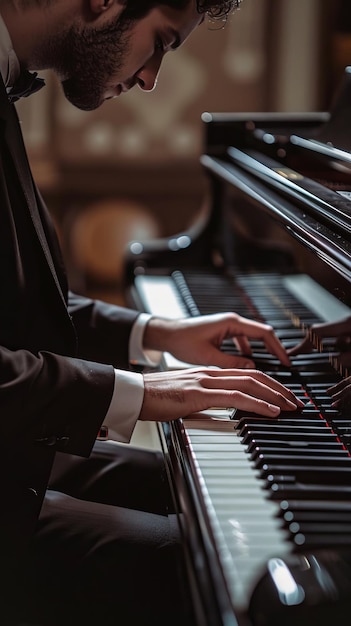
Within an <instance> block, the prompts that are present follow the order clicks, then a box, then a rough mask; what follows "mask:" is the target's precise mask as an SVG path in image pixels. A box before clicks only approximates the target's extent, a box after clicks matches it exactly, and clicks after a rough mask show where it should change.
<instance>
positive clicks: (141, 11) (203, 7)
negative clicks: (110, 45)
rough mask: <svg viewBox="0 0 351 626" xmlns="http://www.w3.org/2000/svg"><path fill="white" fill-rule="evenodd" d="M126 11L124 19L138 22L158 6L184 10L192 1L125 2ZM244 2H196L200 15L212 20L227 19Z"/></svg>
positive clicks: (233, 0)
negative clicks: (205, 15)
mask: <svg viewBox="0 0 351 626" xmlns="http://www.w3.org/2000/svg"><path fill="white" fill-rule="evenodd" d="M123 1H124V4H125V9H124V11H123V14H124V17H125V18H127V19H131V20H138V19H140V18H142V17H145V15H147V14H148V13H149V11H151V9H153V8H154V7H157V6H162V5H165V6H168V7H171V8H173V9H178V10H181V9H184V8H185V7H186V6H187V5H188V4H189V2H191V0H163V1H162V0H123ZM241 2H242V0H196V4H197V10H198V12H199V13H205V14H207V15H208V17H210V18H212V19H218V18H225V17H226V16H227V15H229V13H231V12H232V11H234V10H235V9H238V8H239V6H240V4H241Z"/></svg>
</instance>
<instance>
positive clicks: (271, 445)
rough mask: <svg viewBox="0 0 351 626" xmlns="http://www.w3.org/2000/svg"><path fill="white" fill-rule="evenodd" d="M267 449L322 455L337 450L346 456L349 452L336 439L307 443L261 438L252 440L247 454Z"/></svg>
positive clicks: (308, 441)
mask: <svg viewBox="0 0 351 626" xmlns="http://www.w3.org/2000/svg"><path fill="white" fill-rule="evenodd" d="M265 448H268V449H270V450H273V449H277V448H278V449H279V450H282V451H283V450H285V451H287V452H288V451H289V449H290V448H291V449H293V450H300V452H303V451H305V450H308V451H311V452H313V451H314V450H318V451H319V450H320V451H321V452H322V453H326V452H328V453H333V451H337V450H342V451H343V452H345V454H347V452H346V451H345V449H344V448H343V446H342V444H341V443H340V441H338V440H337V439H334V440H332V441H330V442H329V441H317V442H315V441H313V440H307V441H295V440H291V439H288V440H285V441H284V440H282V439H260V438H259V437H257V438H255V439H252V441H250V443H249V444H248V446H247V450H246V451H247V452H248V453H249V454H251V453H252V452H254V451H255V450H256V449H262V450H264V449H265Z"/></svg>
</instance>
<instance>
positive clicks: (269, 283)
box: [135, 271, 351, 615]
mask: <svg viewBox="0 0 351 626" xmlns="http://www.w3.org/2000/svg"><path fill="white" fill-rule="evenodd" d="M227 281H228V278H225V277H222V276H217V275H213V274H211V275H209V274H206V273H204V274H202V273H198V272H196V273H195V274H194V275H191V274H189V275H188V274H187V275H186V276H184V275H183V274H182V273H180V272H179V271H177V272H175V273H174V274H173V276H172V277H169V276H168V277H167V276H150V275H149V276H138V277H137V278H136V281H135V284H136V288H137V291H138V295H139V298H140V299H141V301H142V303H143V307H144V309H145V311H147V312H150V313H153V314H155V315H162V316H168V317H171V318H177V317H185V316H189V315H198V314H200V313H201V314H206V313H211V312H219V311H228V310H235V311H236V312H238V313H239V314H241V315H245V316H247V317H253V316H254V317H256V319H261V320H264V321H267V323H270V324H272V326H273V327H274V328H275V330H276V332H277V334H278V336H279V337H280V339H281V341H282V343H283V344H284V345H285V346H286V347H288V346H290V345H296V343H297V342H298V341H299V340H300V339H301V338H302V336H303V332H302V330H301V326H303V325H304V324H305V325H307V326H308V325H310V324H312V323H314V322H317V321H332V320H338V319H341V318H342V317H344V316H346V315H348V314H350V311H349V309H348V308H347V307H345V306H344V305H342V304H341V303H340V302H339V301H337V300H336V299H333V298H332V297H331V296H330V294H329V293H327V292H325V291H324V290H323V289H322V288H320V287H319V285H317V284H316V283H314V282H313V281H312V280H311V279H310V278H309V277H307V276H296V277H295V276H288V277H281V276H277V275H271V276H269V277H268V279H267V275H265V276H264V278H262V277H261V276H260V275H251V276H247V275H243V276H240V275H239V276H237V277H236V280H235V284H234V281H231V280H230V279H229V283H228V282H227ZM223 283H224V284H223ZM204 285H206V288H205V289H203V287H204ZM228 286H230V289H229V288H228ZM210 294H211V295H210ZM311 295H312V297H311ZM306 304H308V308H307V307H306ZM291 319H293V320H294V321H295V325H294V324H292V322H291ZM223 349H225V350H231V351H232V352H233V353H234V352H235V348H234V346H233V345H232V342H229V341H226V342H225V343H224V345H223ZM326 349H327V353H326V354H319V353H317V352H316V353H312V354H311V355H299V356H298V357H296V358H295V359H294V360H293V367H292V369H291V370H288V369H287V368H284V367H283V366H281V364H280V363H279V361H278V360H277V359H276V358H275V357H273V356H271V355H267V354H266V353H265V352H264V347H263V345H260V342H257V343H255V344H253V351H254V354H253V357H254V359H255V361H256V363H257V366H258V367H259V368H260V369H263V370H264V371H266V372H267V373H268V374H270V375H272V376H273V377H275V378H277V379H279V380H280V381H281V382H283V383H284V384H286V385H287V386H290V388H291V389H292V390H293V391H294V393H295V394H296V395H298V396H299V397H300V398H301V399H303V401H304V402H305V409H304V411H303V413H302V415H300V414H298V415H293V414H285V415H281V416H280V417H279V418H278V419H277V420H267V419H265V418H260V417H259V416H255V415H248V414H239V412H237V413H235V415H234V417H235V419H230V418H231V417H233V415H229V414H228V413H227V414H226V413H221V412H218V413H215V412H213V411H208V412H205V414H204V415H203V416H201V415H200V416H199V415H198V416H196V417H195V416H194V417H192V416H190V417H189V418H188V419H186V420H183V429H184V430H183V431H182V432H183V437H184V445H185V448H186V449H187V450H188V451H189V458H190V463H191V465H192V469H193V473H194V477H195V480H196V482H197V488H198V491H199V493H201V497H202V500H203V502H204V503H205V507H206V511H207V516H208V528H209V533H210V535H212V538H213V542H214V545H215V546H216V550H217V554H218V559H219V561H220V564H221V568H222V570H223V572H224V574H225V581H226V585H227V588H228V593H229V596H230V599H231V602H232V605H233V607H234V608H235V611H236V614H237V615H238V614H241V613H242V614H244V613H245V612H246V611H247V610H248V607H249V604H250V598H251V596H252V593H253V591H254V589H255V586H256V584H257V582H258V580H259V578H260V574H261V573H262V572H263V571H264V569H265V567H266V565H267V562H268V561H269V559H272V558H276V557H277V558H278V557H279V558H284V557H287V556H289V555H291V554H293V553H294V552H295V551H299V550H302V549H303V550H307V551H308V550H314V549H318V548H320V547H324V548H325V547H331V548H334V547H340V546H348V547H351V532H350V531H351V503H350V502H349V501H350V495H351V457H350V454H349V447H348V446H349V440H350V437H351V427H349V425H348V424H349V422H348V419H347V417H346V416H344V415H342V414H341V413H338V411H336V410H335V409H334V408H333V407H331V400H330V397H329V396H328V394H327V393H326V390H327V388H328V387H329V386H330V385H331V384H332V383H333V382H336V381H337V380H339V378H340V376H339V375H338V374H337V372H336V371H335V370H334V369H333V368H332V366H331V364H330V354H333V353H332V352H331V350H332V346H331V347H330V346H328V344H326ZM328 350H329V352H328ZM187 365H189V364H184V363H179V362H176V360H175V359H173V357H171V355H165V358H164V363H163V367H164V368H166V369H167V368H174V367H184V366H187ZM330 500H332V501H333V506H332V507H331V503H330ZM334 510H335V511H336V513H335V514H333V511H334Z"/></svg>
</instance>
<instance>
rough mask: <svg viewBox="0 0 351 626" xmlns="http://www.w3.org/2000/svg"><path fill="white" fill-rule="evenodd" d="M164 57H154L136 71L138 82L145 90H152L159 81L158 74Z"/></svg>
mask: <svg viewBox="0 0 351 626" xmlns="http://www.w3.org/2000/svg"><path fill="white" fill-rule="evenodd" d="M161 63H162V58H159V57H158V58H155V57H152V58H151V59H149V60H148V61H147V63H145V65H143V67H141V68H140V70H138V72H137V73H136V82H137V83H138V85H139V87H140V89H142V90H143V91H152V90H153V89H154V88H155V86H156V82H157V76H158V73H159V71H160V67H161Z"/></svg>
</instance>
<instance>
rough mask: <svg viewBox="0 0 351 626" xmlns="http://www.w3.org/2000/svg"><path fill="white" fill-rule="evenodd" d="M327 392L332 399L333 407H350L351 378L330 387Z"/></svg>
mask: <svg viewBox="0 0 351 626" xmlns="http://www.w3.org/2000/svg"><path fill="white" fill-rule="evenodd" d="M327 392H328V393H329V395H330V396H331V397H332V400H333V404H332V406H333V407H335V408H337V409H339V408H346V407H349V406H350V405H351V376H349V377H348V378H345V379H344V380H341V381H340V382H339V383H337V385H333V386H332V387H329V389H327Z"/></svg>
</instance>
